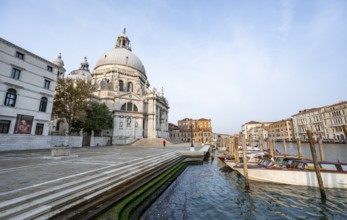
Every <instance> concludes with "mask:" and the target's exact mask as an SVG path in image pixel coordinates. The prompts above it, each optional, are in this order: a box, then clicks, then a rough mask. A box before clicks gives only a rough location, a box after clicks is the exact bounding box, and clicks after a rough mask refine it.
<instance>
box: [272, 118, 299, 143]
mask: <svg viewBox="0 0 347 220" xmlns="http://www.w3.org/2000/svg"><path fill="white" fill-rule="evenodd" d="M268 135H269V137H270V138H273V139H274V140H276V141H283V140H286V141H294V140H295V136H294V129H293V120H292V119H291V118H288V119H284V120H280V121H276V122H273V123H271V124H270V125H269V126H268Z"/></svg>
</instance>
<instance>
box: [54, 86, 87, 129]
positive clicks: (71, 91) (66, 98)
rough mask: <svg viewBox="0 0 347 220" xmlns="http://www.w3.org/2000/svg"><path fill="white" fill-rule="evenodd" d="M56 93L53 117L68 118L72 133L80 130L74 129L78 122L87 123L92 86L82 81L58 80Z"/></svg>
mask: <svg viewBox="0 0 347 220" xmlns="http://www.w3.org/2000/svg"><path fill="white" fill-rule="evenodd" d="M55 92H56V93H55V96H54V101H53V115H55V116H58V117H59V118H66V121H67V123H68V124H69V133H70V131H71V130H76V129H78V128H74V127H73V126H74V125H75V124H76V122H78V121H80V122H84V121H85V117H86V109H87V106H88V102H89V100H90V98H91V92H92V85H91V83H89V82H86V81H84V80H80V79H77V80H72V79H58V81H57V86H56V90H55ZM72 122H74V123H72ZM77 124H78V123H77Z"/></svg>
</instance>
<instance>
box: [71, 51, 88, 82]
mask: <svg viewBox="0 0 347 220" xmlns="http://www.w3.org/2000/svg"><path fill="white" fill-rule="evenodd" d="M67 78H69V79H82V80H87V81H91V80H92V74H91V73H90V72H89V64H88V61H87V57H84V61H83V62H82V63H81V67H80V68H79V69H77V70H73V71H71V73H69V75H68V76H67Z"/></svg>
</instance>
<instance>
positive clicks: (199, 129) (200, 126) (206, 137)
mask: <svg viewBox="0 0 347 220" xmlns="http://www.w3.org/2000/svg"><path fill="white" fill-rule="evenodd" d="M169 134H170V141H171V142H173V143H184V142H186V143H190V142H191V141H192V140H193V143H201V144H206V143H208V144H212V145H214V146H218V147H229V146H230V145H231V139H232V136H231V135H228V134H217V133H214V132H213V130H212V122H211V119H205V118H200V119H191V118H184V119H182V120H179V121H178V125H174V124H172V123H169Z"/></svg>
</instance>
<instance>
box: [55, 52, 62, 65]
mask: <svg viewBox="0 0 347 220" xmlns="http://www.w3.org/2000/svg"><path fill="white" fill-rule="evenodd" d="M53 63H54V64H55V65H57V66H59V67H64V61H63V60H62V59H61V53H59V56H58V57H57V58H56V59H55V60H54V61H53Z"/></svg>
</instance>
